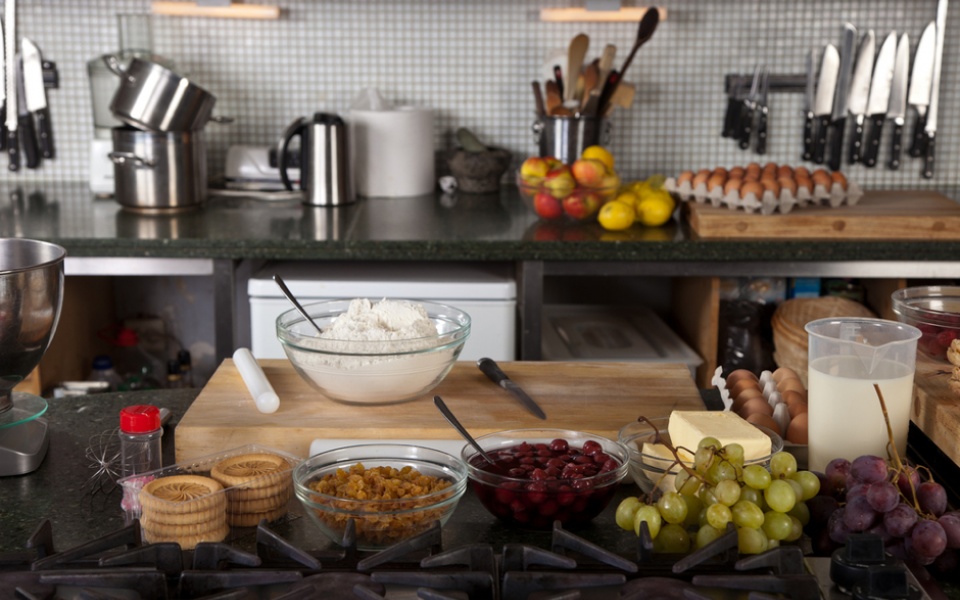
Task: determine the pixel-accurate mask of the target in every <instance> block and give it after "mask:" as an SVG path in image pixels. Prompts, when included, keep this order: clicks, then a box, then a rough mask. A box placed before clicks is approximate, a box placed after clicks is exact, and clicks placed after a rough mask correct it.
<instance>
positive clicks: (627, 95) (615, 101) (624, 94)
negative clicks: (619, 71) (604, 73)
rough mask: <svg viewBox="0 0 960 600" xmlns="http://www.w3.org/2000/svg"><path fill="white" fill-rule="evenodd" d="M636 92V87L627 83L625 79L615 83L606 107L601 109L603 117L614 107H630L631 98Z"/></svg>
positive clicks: (608, 114) (607, 115)
mask: <svg viewBox="0 0 960 600" xmlns="http://www.w3.org/2000/svg"><path fill="white" fill-rule="evenodd" d="M636 94H637V88H636V86H634V85H633V84H632V83H627V82H626V81H621V82H620V84H619V85H617V89H615V90H613V93H612V94H611V95H610V101H609V102H607V107H606V108H605V109H604V111H603V116H604V117H609V116H610V114H611V113H612V112H613V109H614V107H617V106H619V107H620V108H630V107H631V106H633V98H634V96H636Z"/></svg>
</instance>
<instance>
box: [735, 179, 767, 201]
mask: <svg viewBox="0 0 960 600" xmlns="http://www.w3.org/2000/svg"><path fill="white" fill-rule="evenodd" d="M747 194H753V195H754V196H756V197H757V199H759V198H760V196H762V195H763V185H762V184H761V183H760V182H759V181H744V182H743V185H741V186H740V198H741V199H743V198H746V197H747Z"/></svg>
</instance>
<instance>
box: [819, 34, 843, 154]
mask: <svg viewBox="0 0 960 600" xmlns="http://www.w3.org/2000/svg"><path fill="white" fill-rule="evenodd" d="M839 68H840V54H839V53H838V52H837V48H836V46H834V45H833V44H827V46H826V48H824V49H823V58H821V59H820V74H819V75H818V77H817V95H816V96H815V97H814V101H813V114H814V116H815V117H816V119H817V121H816V127H815V130H816V134H815V136H814V144H813V162H815V163H817V164H818V165H819V164H823V161H824V157H825V156H826V149H827V129H828V128H829V126H830V110H831V108H832V107H833V95H834V92H835V91H836V89H837V71H838V69H839Z"/></svg>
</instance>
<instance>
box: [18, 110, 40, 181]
mask: <svg viewBox="0 0 960 600" xmlns="http://www.w3.org/2000/svg"><path fill="white" fill-rule="evenodd" d="M17 121H18V122H19V124H20V125H19V127H18V129H19V130H20V143H21V144H22V145H23V162H24V163H25V164H26V165H27V168H28V169H36V168H37V167H38V166H40V149H39V148H38V147H37V130H36V129H35V128H34V125H33V115H31V114H30V113H27V114H25V115H20V118H19V119H17Z"/></svg>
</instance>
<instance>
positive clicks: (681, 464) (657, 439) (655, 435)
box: [637, 415, 706, 488]
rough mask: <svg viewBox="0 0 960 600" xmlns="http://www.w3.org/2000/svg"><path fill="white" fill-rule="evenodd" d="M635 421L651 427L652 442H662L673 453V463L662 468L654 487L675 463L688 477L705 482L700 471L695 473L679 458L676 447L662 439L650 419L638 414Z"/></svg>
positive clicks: (658, 484) (658, 485)
mask: <svg viewBox="0 0 960 600" xmlns="http://www.w3.org/2000/svg"><path fill="white" fill-rule="evenodd" d="M637 422H639V423H646V424H647V425H649V426H650V427H653V440H654V442H655V443H657V444H663V445H664V446H665V447H666V448H667V450H669V451H670V454H672V455H673V464H671V465H669V466H667V468H666V469H664V473H663V475H662V476H661V477H660V481H657V485H656V487H658V488H659V487H660V482H661V481H663V479H664V478H665V477H666V476H667V475H669V474H670V468H671V467H673V466H674V465H677V466H679V467H680V468H681V469H683V470H684V471H686V472H687V474H688V475H690V477H694V478H696V479H697V480H698V481H700V482H701V483H706V480H705V479H704V478H703V477H702V476H701V475H700V473H697V472H696V471H695V470H694V469H691V468H690V467H688V466H687V465H686V464H685V463H684V462H683V461H682V460H680V454H679V453H678V452H677V449H676V448H674V447H673V444H671V443H670V442H668V441H667V440H665V439H663V438H661V437H660V430H659V429H657V427H656V426H655V425H654V424H653V423H651V422H650V419H648V418H646V417H644V416H643V415H640V416H639V417H637ZM686 450H688V451H689V449H686Z"/></svg>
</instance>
